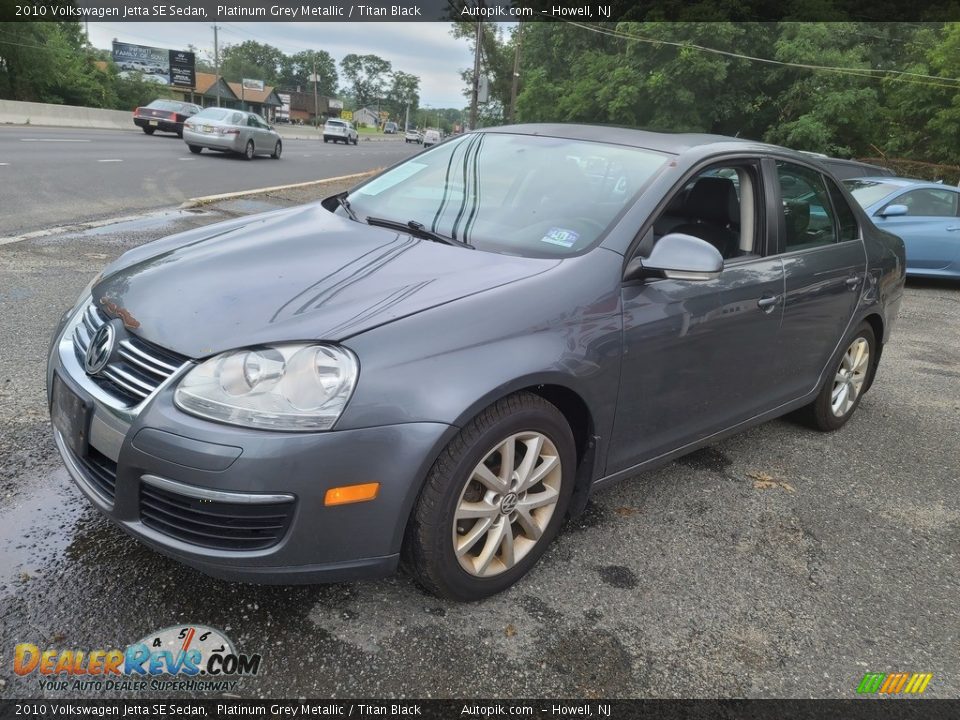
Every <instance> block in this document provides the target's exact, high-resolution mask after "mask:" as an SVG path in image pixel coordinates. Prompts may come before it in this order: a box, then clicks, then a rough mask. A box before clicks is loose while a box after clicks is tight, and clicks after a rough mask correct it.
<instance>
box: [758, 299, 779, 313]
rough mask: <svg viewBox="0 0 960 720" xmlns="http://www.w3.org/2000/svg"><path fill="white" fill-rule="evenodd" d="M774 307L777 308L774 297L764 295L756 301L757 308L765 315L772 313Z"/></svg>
mask: <svg viewBox="0 0 960 720" xmlns="http://www.w3.org/2000/svg"><path fill="white" fill-rule="evenodd" d="M776 306H777V296H776V295H764V296H763V297H762V298H760V299H759V300H757V307H758V308H760V309H761V310H763V311H764V312H765V313H770V312H773V309H774V308H775V307H776Z"/></svg>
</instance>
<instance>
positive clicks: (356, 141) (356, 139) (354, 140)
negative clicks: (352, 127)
mask: <svg viewBox="0 0 960 720" xmlns="http://www.w3.org/2000/svg"><path fill="white" fill-rule="evenodd" d="M358 142H360V138H359V137H355V138H354V139H353V144H354V145H356V144H357V143H358Z"/></svg>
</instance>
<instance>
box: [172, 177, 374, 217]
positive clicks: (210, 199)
mask: <svg viewBox="0 0 960 720" xmlns="http://www.w3.org/2000/svg"><path fill="white" fill-rule="evenodd" d="M381 170H383V168H374V169H373V170H367V171H365V172H361V173H353V174H352V175H340V176H339V177H332V178H324V179H323V180H308V181H307V182H300V183H292V184H290V185H274V186H273V187H265V188H254V189H253V190H238V191H237V192H232V193H220V194H218V195H204V196H202V197H195V198H190V199H189V200H185V201H183V202H182V203H181V204H180V209H181V210H187V209H189V208H195V207H202V206H203V205H209V204H211V203H215V202H220V201H221V200H232V199H234V198H238V197H245V196H247V195H262V194H264V193H270V192H280V191H282V190H293V189H295V188H304V187H313V186H315V185H323V184H325V183H333V182H343V181H344V180H359V179H360V178H365V177H369V176H370V175H373V174H375V173H378V172H380V171H381Z"/></svg>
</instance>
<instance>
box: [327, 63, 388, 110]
mask: <svg viewBox="0 0 960 720" xmlns="http://www.w3.org/2000/svg"><path fill="white" fill-rule="evenodd" d="M392 69H393V66H392V64H391V63H390V61H389V60H384V59H383V58H381V57H378V56H376V55H357V54H355V53H350V54H349V55H346V56H344V58H343V60H341V61H340V70H341V72H343V76H344V79H345V80H346V81H347V83H349V85H348V89H349V93H350V94H351V95H352V96H353V99H354V101H355V102H356V105H357V107H366V106H368V105H373V104H375V103H376V102H377V100H380V99H383V98H384V97H385V96H386V89H387V83H388V82H389V81H390V74H391V71H392Z"/></svg>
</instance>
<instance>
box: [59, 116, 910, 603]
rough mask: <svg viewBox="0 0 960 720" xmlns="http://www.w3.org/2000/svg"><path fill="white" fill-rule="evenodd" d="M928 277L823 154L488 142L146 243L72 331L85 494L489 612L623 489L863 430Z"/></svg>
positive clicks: (308, 573)
mask: <svg viewBox="0 0 960 720" xmlns="http://www.w3.org/2000/svg"><path fill="white" fill-rule="evenodd" d="M903 281H904V250H903V244H902V242H901V241H900V240H899V239H898V238H896V237H895V236H893V235H890V234H888V233H885V232H882V231H880V230H878V229H877V228H876V227H874V226H873V225H872V224H871V223H870V221H869V220H868V219H867V218H866V216H865V215H864V214H863V212H862V210H860V208H859V207H858V206H857V204H856V203H854V202H852V201H851V199H850V197H849V195H848V194H847V193H846V191H845V190H844V189H843V188H842V186H841V185H839V184H838V183H837V182H836V181H835V180H834V179H833V178H832V177H831V176H830V175H829V173H828V172H827V171H826V170H825V169H824V168H823V167H822V166H821V165H820V164H819V163H818V161H817V160H816V159H815V158H811V157H808V156H804V155H801V154H799V153H794V152H791V151H788V150H784V149H782V148H778V147H773V146H769V145H763V144H758V143H753V142H748V141H743V140H734V139H729V138H723V137H716V136H705V135H667V134H657V133H650V132H641V131H636V130H627V129H613V128H598V127H590V126H575V125H523V126H512V127H503V128H496V129H490V130H484V131H479V132H474V133H470V134H467V135H463V136H459V137H456V138H454V139H452V140H450V141H448V142H445V143H442V144H440V145H438V146H437V147H435V148H433V149H431V150H429V151H427V152H424V153H421V154H419V155H417V156H415V157H413V158H412V159H410V160H407V161H405V162H402V163H400V164H398V165H396V166H394V167H393V168H390V169H388V170H387V171H386V172H383V173H382V174H380V175H378V176H377V177H375V178H373V179H371V180H368V181H367V182H365V183H363V184H361V185H359V186H357V187H356V188H354V189H353V190H351V191H350V192H349V193H343V194H340V195H337V196H334V197H330V198H327V199H326V200H324V201H322V202H319V203H315V204H309V205H304V206H300V207H294V208H287V209H282V210H278V211H275V212H270V213H267V214H263V215H255V216H250V217H244V218H241V219H235V220H231V221H228V222H226V223H220V224H217V225H211V226H208V227H204V228H199V229H195V230H190V231H188V232H185V233H182V234H179V235H174V236H171V237H167V238H165V239H161V240H158V241H156V242H153V243H150V244H147V245H144V246H141V247H138V248H136V249H134V250H130V251H129V252H127V253H126V254H124V255H123V256H121V257H120V258H119V259H117V260H116V261H114V262H113V263H112V264H110V265H109V266H108V267H107V268H106V269H105V270H104V271H103V273H102V274H101V275H100V276H98V277H97V278H96V279H95V280H94V281H93V282H92V283H91V284H90V286H89V288H88V289H87V290H86V291H85V292H84V293H83V295H82V296H81V297H80V298H79V300H78V301H77V304H76V306H75V307H74V308H72V309H70V310H69V311H68V312H67V313H65V314H64V316H63V320H62V322H61V324H60V327H59V328H58V329H57V331H56V335H55V337H54V340H53V345H52V348H51V353H50V362H49V372H48V386H49V400H50V407H51V415H52V418H53V426H54V428H55V430H54V434H55V439H56V444H57V446H58V448H59V450H60V453H61V454H62V456H63V459H64V462H65V463H66V466H67V468H68V469H69V471H70V474H71V476H72V477H73V479H74V481H75V482H76V483H77V485H78V486H79V487H80V489H81V490H82V491H83V492H84V493H85V494H86V496H87V497H88V498H89V500H90V502H92V503H93V504H94V505H95V506H96V507H97V508H99V509H100V510H101V511H102V512H103V513H104V514H106V515H107V516H108V517H109V518H110V519H111V520H113V521H114V522H115V523H116V524H118V525H119V526H120V527H122V528H123V529H124V530H126V531H127V532H129V533H130V534H131V535H133V536H134V537H136V538H138V539H139V540H141V541H143V542H144V543H146V544H147V545H149V546H151V547H153V548H156V549H157V550H159V551H161V552H163V553H165V554H167V555H169V556H171V557H173V558H176V559H178V560H180V561H182V562H184V563H187V564H189V565H192V566H194V567H196V568H199V569H200V570H202V571H204V572H206V573H209V574H211V575H214V576H218V577H223V578H228V579H237V580H247V581H257V582H280V583H289V582H315V581H331V580H349V579H355V578H362V577H371V576H377V575H383V574H386V573H391V572H393V571H394V570H395V569H396V568H397V566H398V564H399V563H400V562H401V560H402V561H403V563H404V565H405V566H406V567H407V568H409V571H410V572H411V573H412V574H413V575H414V576H415V577H416V578H417V579H418V581H419V582H420V583H421V584H422V585H423V586H424V587H425V588H427V589H428V590H430V591H432V592H434V593H437V594H439V595H442V596H446V597H450V598H455V599H459V600H471V599H476V598H481V597H484V596H488V595H490V594H492V593H495V592H498V591H501V590H503V589H505V588H507V587H508V586H510V585H511V584H512V583H514V582H516V581H517V580H518V579H519V578H521V577H522V576H523V575H524V573H526V572H527V571H529V570H530V568H531V567H532V566H533V565H534V564H535V563H536V562H537V559H538V558H539V557H540V556H541V555H542V553H543V552H544V550H545V549H546V547H547V545H548V544H549V543H550V541H551V540H552V539H553V538H554V536H556V534H557V531H558V530H559V528H560V525H561V523H562V522H563V519H564V516H566V515H568V514H574V513H577V512H578V511H579V510H581V509H582V508H583V507H584V505H585V503H586V500H587V498H588V496H589V494H590V493H591V492H592V491H594V490H595V489H597V488H599V487H601V486H603V485H607V484H609V483H612V482H614V481H616V480H620V479H624V478H629V477H632V476H634V475H636V474H637V473H638V472H639V471H642V470H646V469H649V468H652V467H655V466H657V465H659V464H662V463H665V462H667V461H669V460H671V459H673V458H676V457H678V456H679V455H682V454H684V453H687V452H690V451H692V450H695V449H697V448H699V447H702V446H704V445H706V444H709V443H713V442H716V441H717V440H719V439H720V438H723V437H725V436H727V435H730V434H732V433H735V432H737V431H740V430H743V429H744V428H747V427H750V426H753V425H756V424H758V423H761V422H764V421H766V420H769V419H771V418H774V417H777V416H779V415H783V414H785V413H788V412H792V411H799V413H801V414H802V415H803V416H804V417H805V418H806V419H807V420H808V421H809V422H810V423H811V424H813V425H814V426H815V427H817V428H820V429H821V430H833V429H836V428H838V427H840V426H841V425H843V424H844V423H845V422H846V421H847V420H849V418H850V416H851V415H852V414H853V413H854V411H855V410H856V408H857V405H858V403H859V402H860V401H861V399H862V397H863V394H864V393H865V392H866V391H867V390H868V388H869V387H870V384H871V382H872V380H873V378H874V375H875V373H876V371H877V366H878V362H879V360H880V355H881V352H882V350H883V347H884V343H885V342H886V341H887V339H888V338H889V337H890V331H891V326H892V325H893V322H894V319H895V317H896V314H897V309H898V307H899V305H900V301H901V296H902V292H903Z"/></svg>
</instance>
